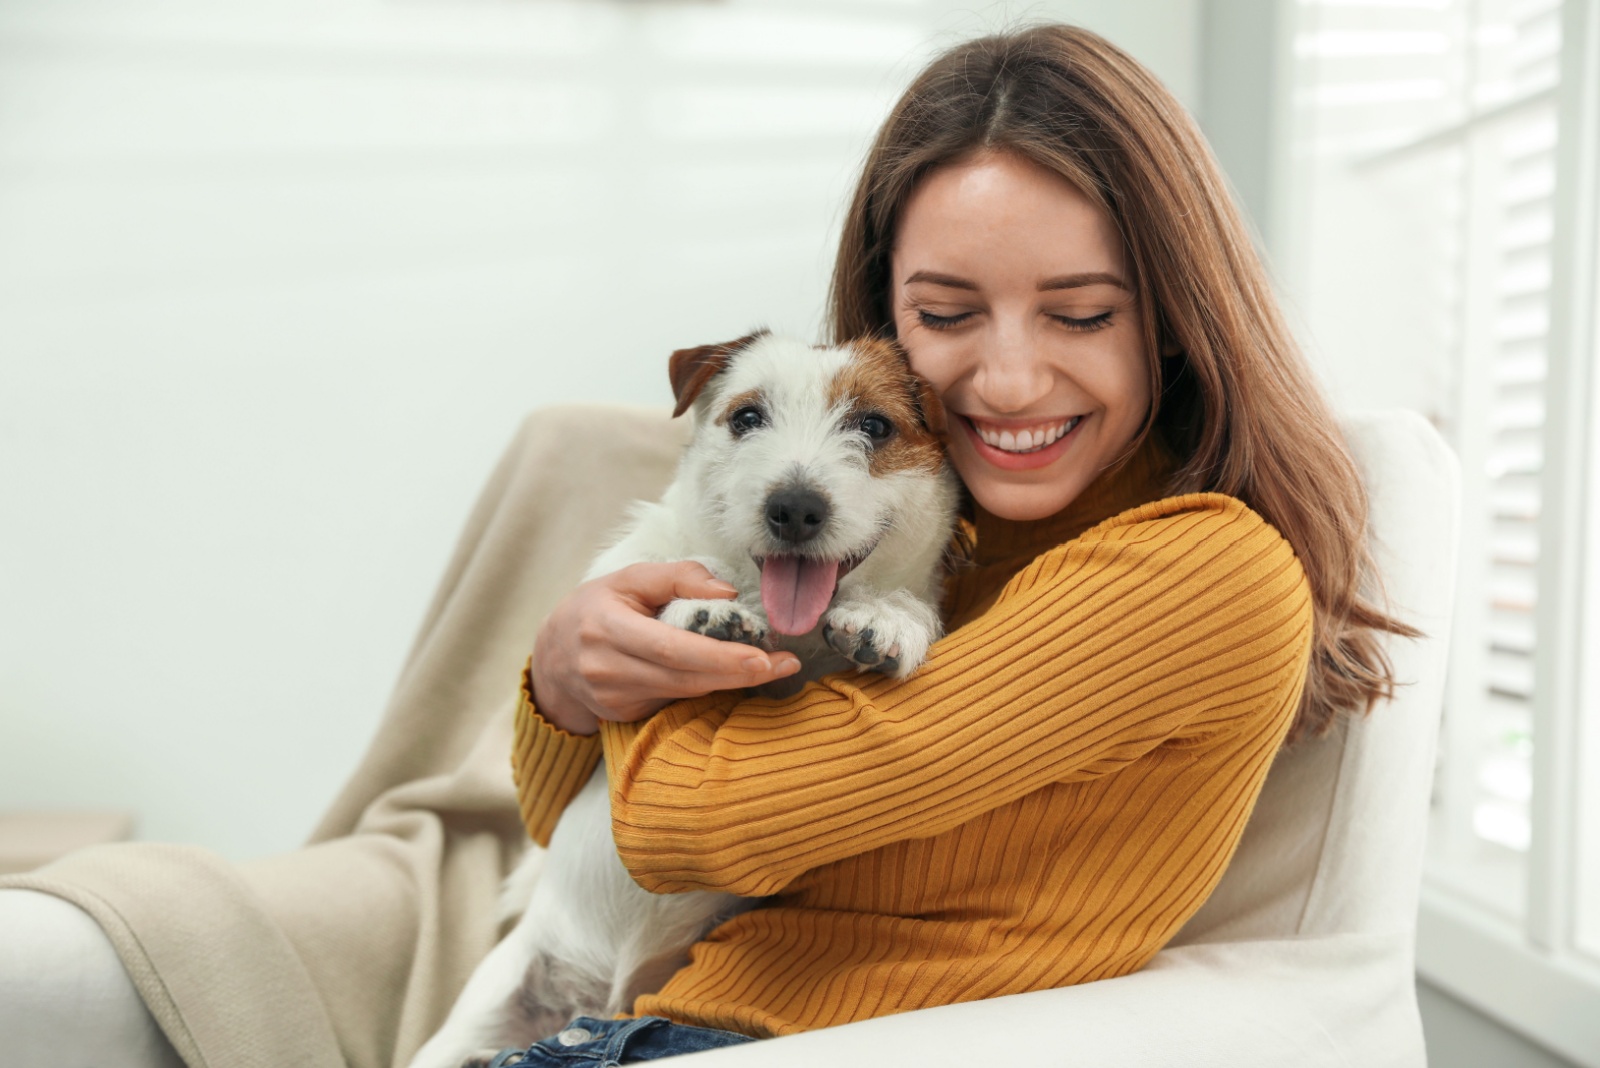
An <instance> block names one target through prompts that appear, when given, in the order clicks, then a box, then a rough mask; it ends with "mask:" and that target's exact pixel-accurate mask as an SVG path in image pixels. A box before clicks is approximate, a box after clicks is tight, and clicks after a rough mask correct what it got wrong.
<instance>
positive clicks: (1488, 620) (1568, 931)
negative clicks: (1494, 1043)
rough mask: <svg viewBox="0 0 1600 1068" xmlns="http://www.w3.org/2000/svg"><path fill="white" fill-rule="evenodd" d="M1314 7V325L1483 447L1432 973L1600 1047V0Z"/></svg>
mask: <svg viewBox="0 0 1600 1068" xmlns="http://www.w3.org/2000/svg"><path fill="white" fill-rule="evenodd" d="M1295 10H1296V13H1297V19H1296V61H1295V64H1294V71H1295V83H1294V84H1295V86H1296V88H1297V103H1296V108H1295V116H1296V119H1297V125H1296V127H1295V129H1294V131H1293V135H1292V145H1291V149H1292V151H1293V153H1294V154H1295V160H1294V163H1295V167H1296V170H1297V174H1296V177H1297V179H1298V181H1299V183H1300V186H1301V187H1303V188H1300V191H1299V194H1298V196H1297V198H1296V199H1297V201H1298V203H1299V204H1300V206H1301V207H1302V208H1303V214H1304V216H1305V219H1304V221H1303V222H1302V229H1303V231H1304V233H1303V234H1302V235H1300V236H1299V237H1298V242H1297V247H1296V250H1295V252H1296V255H1297V257H1298V261H1299V262H1301V263H1303V266H1302V267H1301V270H1300V276H1299V277H1298V281H1299V283H1300V284H1299V286H1298V293H1297V296H1299V297H1300V299H1301V301H1302V303H1303V304H1304V305H1305V308H1306V311H1307V312H1308V318H1309V320H1310V322H1309V325H1310V327H1311V331H1310V333H1311V336H1312V337H1313V338H1314V339H1315V344H1314V346H1313V347H1314V348H1315V349H1319V350H1320V351H1322V352H1324V353H1326V354H1327V368H1328V374H1329V377H1330V379H1332V380H1333V384H1334V385H1335V387H1336V389H1335V393H1336V396H1337V397H1338V398H1339V400H1340V401H1341V403H1345V404H1350V403H1352V400H1353V401H1354V403H1355V404H1357V405H1363V404H1375V405H1381V406H1392V405H1395V404H1403V405H1407V406H1411V407H1416V408H1418V409H1420V410H1422V411H1423V412H1424V413H1426V414H1427V415H1428V416H1429V417H1430V418H1432V419H1433V420H1434V422H1435V424H1436V425H1437V426H1439V428H1440V429H1441V431H1443V433H1444V434H1445V435H1446V437H1447V438H1448V439H1449V440H1450V441H1451V443H1452V444H1453V446H1454V447H1455V449H1456V451H1457V453H1458V454H1459V456H1460V458H1461V463H1462V475H1463V480H1462V493H1463V499H1462V508H1463V513H1462V530H1461V534H1462V543H1461V563H1460V574H1459V580H1458V584H1457V593H1458V612H1457V617H1456V620H1455V623H1454V630H1453V636H1452V651H1451V663H1450V678H1449V684H1448V687H1447V693H1446V706H1445V716H1444V729H1443V735H1442V738H1441V748H1440V754H1439V764H1438V767H1437V773H1436V777H1435V791H1434V813H1433V823H1432V827H1431V832H1430V839H1429V844H1428V848H1429V855H1428V858H1427V867H1426V874H1427V880H1426V883H1425V887H1424V895H1423V909H1422V916H1421V922H1420V929H1419V938H1418V966H1419V971H1421V972H1422V973H1424V974H1426V975H1427V976H1428V978H1430V979H1431V980H1432V981H1434V982H1436V983H1438V984H1440V985H1441V986H1443V987H1444V988H1445V989H1448V990H1450V991H1451V992H1452V993H1453V994H1456V995H1457V996H1460V997H1462V998H1463V999H1465V1000H1467V1001H1469V1002H1471V1003H1473V1004H1474V1005H1476V1006H1477V1007H1479V1008H1480V1009H1482V1010H1484V1011H1486V1012H1488V1013H1490V1014H1492V1015H1495V1016H1498V1017H1499V1018H1501V1019H1503V1020H1505V1021H1506V1022H1507V1023H1509V1024H1511V1025H1512V1026H1514V1027H1516V1028H1519V1029H1521V1030H1523V1031H1524V1032H1526V1033H1528V1034H1531V1035H1534V1036H1536V1037H1537V1038H1539V1039H1540V1040H1541V1041H1543V1042H1545V1043H1546V1044H1547V1045H1549V1046H1550V1047H1551V1048H1552V1049H1555V1050H1558V1051H1560V1052H1561V1053H1563V1054H1564V1055H1565V1056H1567V1057H1568V1058H1569V1059H1571V1060H1573V1061H1574V1062H1575V1063H1580V1064H1584V1065H1595V1066H1600V1019H1597V1018H1596V1014H1595V1013H1594V1012H1593V1008H1594V1006H1595V1005H1597V1004H1600V787H1596V786H1595V783H1596V782H1597V781H1600V722H1597V720H1600V708H1597V705H1600V433H1596V432H1595V431H1594V430H1593V429H1592V428H1593V424H1594V423H1595V418H1594V417H1595V415H1596V413H1597V412H1600V393H1597V392H1594V390H1593V388H1592V387H1594V386H1595V385H1596V383H1594V382H1593V381H1592V379H1593V378H1594V377H1595V376H1594V375H1593V374H1591V368H1592V367H1593V366H1594V364H1595V362H1596V360H1597V357H1600V353H1597V352H1596V351H1595V349H1594V346H1595V340H1594V339H1595V333H1596V327H1595V322H1594V318H1595V314H1596V313H1595V308H1596V306H1597V305H1600V283H1597V282H1596V279H1595V267H1594V262H1595V259H1596V256H1597V252H1596V245H1597V242H1600V220H1597V217H1600V0H1564V2H1563V0H1300V2H1299V3H1298V4H1297V5H1296V7H1295ZM1586 465H1587V472H1586V471H1585V466H1586ZM1586 517H1587V518H1586ZM1585 523H1587V524H1588V526H1587V528H1586V527H1585ZM1585 584H1586V588H1587V589H1588V591H1589V592H1588V594H1587V600H1586V601H1585V600H1584V597H1583V596H1581V591H1582V590H1583V589H1584V588H1585ZM1580 683H1581V684H1582V686H1586V687H1587V689H1582V688H1581V687H1580Z"/></svg>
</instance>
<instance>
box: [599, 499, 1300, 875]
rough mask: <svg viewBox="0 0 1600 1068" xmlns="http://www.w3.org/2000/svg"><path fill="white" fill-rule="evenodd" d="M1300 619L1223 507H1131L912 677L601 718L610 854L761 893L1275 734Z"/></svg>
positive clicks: (1252, 538)
mask: <svg viewBox="0 0 1600 1068" xmlns="http://www.w3.org/2000/svg"><path fill="white" fill-rule="evenodd" d="M1311 616H1312V606H1311V595H1310V587H1309V585H1308V583H1307V581H1306V578H1305V575H1304V572H1303V571H1302V569H1301V567H1300V563H1299V561H1298V560H1297V559H1296V558H1295V555H1294V552H1293V550H1292V549H1291V548H1290V547H1289V545H1288V543H1287V542H1286V541H1284V540H1283V538H1282V536H1281V535H1279V534H1278V532H1277V531H1276V530H1274V529H1273V528H1272V527H1271V526H1269V525H1268V524H1267V523H1266V522H1265V521H1263V520H1262V519H1261V518H1260V517H1259V516H1257V515H1256V514H1255V513H1254V512H1252V511H1250V510H1249V509H1248V508H1247V507H1245V506H1244V505H1243V504H1242V503H1240V502H1239V501H1237V500H1234V499H1233V498H1230V497H1225V496H1221V495H1217V494H1192V495H1189V496H1186V497H1176V498H1169V499H1167V500H1163V501H1157V502H1154V503H1153V504H1149V505H1144V506H1142V507H1140V508H1136V509H1133V510H1132V511H1129V512H1125V513H1122V514H1121V515H1119V516H1116V517H1113V518H1112V519H1109V520H1107V521H1106V522H1104V523H1102V524H1101V525H1100V526H1098V527H1095V528H1094V529H1092V530H1090V531H1088V532H1087V533H1085V534H1084V535H1083V536H1081V537H1079V538H1076V539H1074V540H1072V541H1070V542H1067V543H1066V544H1064V545H1061V546H1058V547H1056V548H1055V549H1052V550H1050V551H1048V552H1046V553H1044V554H1043V555H1041V556H1040V557H1038V558H1037V559H1035V560H1034V561H1033V562H1032V563H1031V564H1029V565H1028V566H1027V567H1025V568H1024V569H1023V570H1022V571H1020V572H1019V573H1018V574H1017V575H1016V576H1015V577H1014V578H1013V579H1012V580H1011V581H1010V582H1009V583H1008V584H1007V585H1006V587H1005V588H1004V590H1002V591H1001V594H1000V596H999V598H998V600H997V601H996V602H995V604H994V605H993V606H992V607H991V608H990V609H989V610H988V611H987V612H985V613H984V614H983V615H982V616H980V617H978V618H977V619H976V620H973V621H972V622H971V623H969V624H967V625H966V626H963V627H961V628H959V629H958V630H955V631H954V632H952V633H950V634H948V635H946V636H945V637H944V638H943V639H941V640H940V641H938V642H937V643H935V645H934V647H933V649H932V651H931V652H930V654H929V657H928V660H927V662H926V663H925V664H924V665H923V667H922V668H921V669H919V671H918V672H917V673H916V674H915V675H913V676H912V677H911V678H909V679H906V680H904V681H900V682H896V681H895V680H892V679H887V678H884V677H882V676H878V675H868V674H839V675H831V676H827V677H824V678H823V679H820V680H818V681H817V682H814V683H812V684H810V685H808V686H807V687H806V688H805V689H804V690H803V691H802V692H801V693H800V694H798V695H796V696H795V697H792V698H789V699H787V700H785V701H776V700H769V699H762V698H748V697H743V696H741V695H739V694H736V693H719V694H712V695H709V696H707V697H703V698H696V699H691V700H685V701H679V702H676V703H674V704H672V705H669V706H667V707H666V708H665V709H663V710H662V711H661V712H659V713H657V714H656V715H655V716H654V717H653V718H652V719H650V720H647V721H645V722H642V723H636V724H613V723H603V724H602V725H601V737H602V739H603V740H604V745H605V750H606V763H607V767H608V773H609V775H610V785H611V794H612V825H613V832H614V834H615V837H616V842H617V847H618V850H619V852H620V853H621V855H622V858H623V861H624V863H625V864H626V865H627V866H628V868H629V870H630V871H631V872H632V873H633V876H634V878H635V879H636V880H637V881H638V882H639V883H640V885H642V886H644V887H645V888H647V889H650V890H654V891H661V892H675V891H685V890H702V889H715V890H725V891H731V892H734V893H738V894H745V895H749V896H760V895H766V894H772V893H776V892H778V891H779V890H781V889H783V888H784V887H785V886H787V885H788V884H789V883H790V882H791V881H793V880H794V879H795V878H796V877H797V876H799V875H801V874H803V873H804V872H806V871H809V870H811V869H814V868H817V867H820V866H822V865H825V864H828V863H830V862H833V861H836V860H840V859H843V858H845V857H850V856H855V855H858V854H861V853H865V852H867V851H869V850H872V849H874V848H877V847H879V846H882V845H886V844H889V843H891V842H895V841H900V840H906V839H913V838H923V837H928V836H932V835H935V834H939V833H941V832H943V831H945V830H948V829H950V828H952V827H955V826H958V825H960V824H962V823H965V822H967V821H969V820H971V819H973V818H974V817H976V816H978V815H980V814H981V813H983V812H986V811H988V810H991V809H994V808H997V807H999V806H1000V805H1003V804H1006V803H1009V802H1011V801H1014V800H1016V799H1018V798H1020V797H1023V796H1025V795H1027V794H1029V793H1032V792H1033V791H1035V790H1038V789H1039V788H1041V787H1042V786H1044V785H1046V784H1048V783H1051V782H1071V781H1076V780H1083V779H1088V778H1093V777H1095V776H1100V775H1105V774H1109V773H1112V772H1114V771H1116V770H1117V769H1119V768H1121V767H1124V766H1126V765H1128V764H1129V763H1131V762H1132V761H1135V760H1137V759H1139V758H1140V757H1141V756H1142V755H1144V754H1146V753H1148V752H1150V751H1151V750H1152V749H1154V748H1155V747H1156V746H1159V745H1161V744H1163V743H1165V742H1168V741H1182V740H1185V739H1200V738H1203V737H1205V736H1208V735H1212V734H1214V733H1216V732H1220V731H1224V730H1229V729H1243V730H1251V731H1259V732H1276V736H1277V738H1281V737H1282V736H1283V733H1284V732H1285V731H1286V730H1287V729H1288V725H1289V721H1290V719H1292V717H1293V715H1294V712H1295V710H1296V708H1297V707H1298V696H1299V693H1300V689H1301V686H1302V685H1303V683H1304V680H1305V673H1306V669H1307V665H1308V662H1309V652H1310V641H1311Z"/></svg>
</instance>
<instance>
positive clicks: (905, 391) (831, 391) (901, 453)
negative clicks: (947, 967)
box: [828, 338, 944, 475]
mask: <svg viewBox="0 0 1600 1068" xmlns="http://www.w3.org/2000/svg"><path fill="white" fill-rule="evenodd" d="M846 347H847V348H849V349H850V350H851V352H852V353H853V354H854V356H855V358H854V359H853V360H851V361H850V363H849V364H847V365H846V366H845V367H844V369H843V370H841V371H840V372H839V373H838V374H837V375H835V376H834V379H833V381H832V382H831V383H830V384H829V387H828V401H829V403H831V404H839V403H844V404H846V405H848V406H849V410H850V412H851V414H852V415H853V416H865V415H866V414H868V413H869V412H877V413H879V414H880V415H883V416H885V417H886V418H887V419H888V420H889V421H890V422H891V423H893V424H894V434H893V436H892V437H890V438H889V440H888V441H886V442H885V443H884V444H883V445H881V446H879V447H878V448H876V449H873V450H872V451H871V452H870V453H869V454H868V459H867V463H868V466H869V467H870V469H871V471H872V473H873V474H874V475H885V474H889V473H890V472H893V471H937V470H938V469H939V468H940V467H941V466H942V465H943V464H944V445H943V442H942V436H943V433H944V405H942V404H940V403H939V398H938V395H937V394H936V393H934V391H933V387H932V386H930V385H929V384H928V383H927V382H926V381H924V380H923V379H922V378H921V377H919V376H918V375H916V374H914V373H913V372H912V370H911V366H910V364H908V363H907V362H906V357H905V352H904V351H903V350H902V349H901V348H900V346H899V345H897V344H895V343H894V342H893V341H887V340H883V339H879V338H868V339H863V340H857V341H852V342H850V343H849V344H848V345H847V346H846Z"/></svg>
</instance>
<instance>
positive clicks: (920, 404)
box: [906, 371, 946, 438]
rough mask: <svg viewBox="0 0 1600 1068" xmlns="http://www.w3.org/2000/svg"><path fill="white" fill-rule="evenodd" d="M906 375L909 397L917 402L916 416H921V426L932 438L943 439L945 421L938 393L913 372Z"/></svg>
mask: <svg viewBox="0 0 1600 1068" xmlns="http://www.w3.org/2000/svg"><path fill="white" fill-rule="evenodd" d="M906 373H907V374H909V375H910V376H911V386H912V390H911V396H912V397H913V398H914V399H915V400H916V402H917V414H918V415H920V416H922V425H923V426H925V427H927V428H928V432H929V433H930V434H932V435H933V436H934V437H937V438H942V437H944V432H945V425H946V419H945V414H944V401H942V400H940V399H939V391H938V390H936V389H934V388H933V383H932V382H929V381H928V380H927V379H926V378H923V377H922V376H921V375H919V374H917V373H916V372H915V371H907V372H906Z"/></svg>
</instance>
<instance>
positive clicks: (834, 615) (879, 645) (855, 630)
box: [822, 602, 932, 678]
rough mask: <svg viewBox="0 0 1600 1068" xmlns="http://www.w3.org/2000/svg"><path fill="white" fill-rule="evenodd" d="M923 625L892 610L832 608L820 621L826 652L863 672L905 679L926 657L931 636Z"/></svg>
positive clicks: (860, 605)
mask: <svg viewBox="0 0 1600 1068" xmlns="http://www.w3.org/2000/svg"><path fill="white" fill-rule="evenodd" d="M927 631H928V627H927V625H926V624H925V623H919V621H918V620H917V619H916V618H915V617H914V616H911V615H909V614H907V613H905V612H902V611H899V610H897V609H896V608H895V607H894V606H892V605H891V606H884V605H879V604H871V603H866V604H863V603H860V602H857V603H852V604H841V605H835V606H834V607H833V608H831V609H830V610H829V611H828V614H827V615H826V616H825V617H823V626H822V638H823V640H824V641H825V642H827V643H828V646H829V648H831V649H832V650H833V651H834V652H836V653H838V654H839V655H840V656H842V657H844V658H845V659H846V660H849V661H850V662H851V663H853V664H855V665H856V666H857V667H859V668H861V669H862V670H864V671H876V672H879V673H881V674H884V675H893V676H895V677H896V678H905V677H906V676H907V675H909V674H911V673H912V672H913V671H915V670H916V669H917V668H918V667H920V666H921V664H922V661H923V659H924V658H925V657H926V656H927V655H928V644H929V641H930V640H931V637H932V635H930V634H929V633H927Z"/></svg>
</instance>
